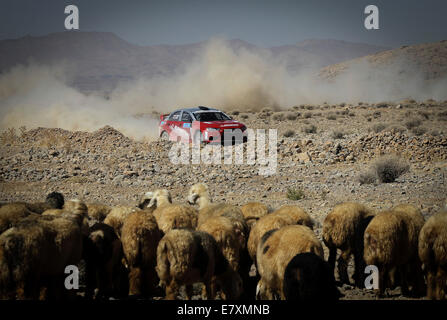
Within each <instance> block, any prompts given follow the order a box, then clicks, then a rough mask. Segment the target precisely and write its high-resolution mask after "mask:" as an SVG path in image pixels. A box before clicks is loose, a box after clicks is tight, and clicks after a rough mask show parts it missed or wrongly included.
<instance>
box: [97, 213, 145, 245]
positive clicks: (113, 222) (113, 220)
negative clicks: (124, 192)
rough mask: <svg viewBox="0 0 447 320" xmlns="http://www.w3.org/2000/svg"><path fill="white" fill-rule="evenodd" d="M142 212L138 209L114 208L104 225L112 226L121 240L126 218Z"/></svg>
mask: <svg viewBox="0 0 447 320" xmlns="http://www.w3.org/2000/svg"><path fill="white" fill-rule="evenodd" d="M137 211H141V209H140V208H137V207H126V206H116V207H112V209H111V210H110V212H109V214H108V215H107V217H106V218H105V219H104V223H105V224H108V225H109V226H111V227H112V228H113V229H114V230H115V233H116V235H117V236H118V238H121V228H122V227H123V224H124V221H125V220H126V218H127V217H128V216H129V215H130V214H131V213H134V212H137Z"/></svg>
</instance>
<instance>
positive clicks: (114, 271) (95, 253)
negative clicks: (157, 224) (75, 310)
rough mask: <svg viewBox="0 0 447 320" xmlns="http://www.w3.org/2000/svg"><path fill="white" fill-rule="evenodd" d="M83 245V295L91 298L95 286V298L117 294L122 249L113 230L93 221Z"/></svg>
mask: <svg viewBox="0 0 447 320" xmlns="http://www.w3.org/2000/svg"><path fill="white" fill-rule="evenodd" d="M83 247H84V250H83V258H84V260H85V263H86V292H85V296H86V297H87V298H92V297H93V294H94V290H95V288H98V291H97V294H96V298H103V297H110V296H119V295H120V294H121V292H120V289H121V288H120V287H119V286H120V283H119V280H120V279H121V277H120V272H122V268H121V260H122V258H123V250H122V245H121V241H120V240H119V239H118V237H117V235H116V233H115V230H114V229H113V228H112V227H111V226H109V225H107V224H105V223H102V222H96V223H94V224H93V225H92V226H91V227H89V234H88V237H86V238H85V239H84V243H83ZM126 294H127V292H126Z"/></svg>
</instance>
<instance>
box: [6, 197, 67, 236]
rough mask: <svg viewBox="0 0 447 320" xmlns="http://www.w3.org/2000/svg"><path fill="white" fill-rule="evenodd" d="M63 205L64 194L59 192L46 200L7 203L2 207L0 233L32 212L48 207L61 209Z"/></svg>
mask: <svg viewBox="0 0 447 320" xmlns="http://www.w3.org/2000/svg"><path fill="white" fill-rule="evenodd" d="M63 205H64V196H63V195H62V194H61V193H59V192H52V193H50V194H48V195H47V197H46V200H45V202H36V203H27V202H14V203H6V204H4V205H3V206H1V207H0V233H2V232H3V231H5V230H6V229H8V228H9V227H11V225H12V224H14V223H16V222H18V221H20V219H23V218H24V217H26V216H28V215H30V214H31V213H38V214H41V213H42V212H44V211H45V210H47V209H60V208H62V206H63Z"/></svg>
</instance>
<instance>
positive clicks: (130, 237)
mask: <svg viewBox="0 0 447 320" xmlns="http://www.w3.org/2000/svg"><path fill="white" fill-rule="evenodd" d="M161 236H162V234H161V231H160V230H159V229H158V226H157V221H156V220H155V217H154V216H153V214H152V213H151V212H150V211H146V210H143V211H138V212H134V213H132V214H130V215H129V217H128V218H127V219H126V221H125V222H124V224H123V228H122V233H121V241H122V243H123V250H124V256H125V259H126V263H127V268H128V269H129V295H141V294H143V295H149V294H151V293H152V291H153V289H154V288H155V286H156V285H157V283H158V282H157V274H156V272H155V265H156V264H157V261H156V259H157V246H158V243H159V241H160V239H161Z"/></svg>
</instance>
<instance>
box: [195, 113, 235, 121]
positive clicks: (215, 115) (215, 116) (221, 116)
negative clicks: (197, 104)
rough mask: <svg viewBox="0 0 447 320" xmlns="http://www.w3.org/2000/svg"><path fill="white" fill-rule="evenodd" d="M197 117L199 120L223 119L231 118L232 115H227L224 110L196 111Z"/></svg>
mask: <svg viewBox="0 0 447 320" xmlns="http://www.w3.org/2000/svg"><path fill="white" fill-rule="evenodd" d="M194 116H195V118H196V119H197V121H222V120H231V118H230V117H228V116H226V115H225V114H224V113H222V112H215V111H210V112H195V113H194Z"/></svg>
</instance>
